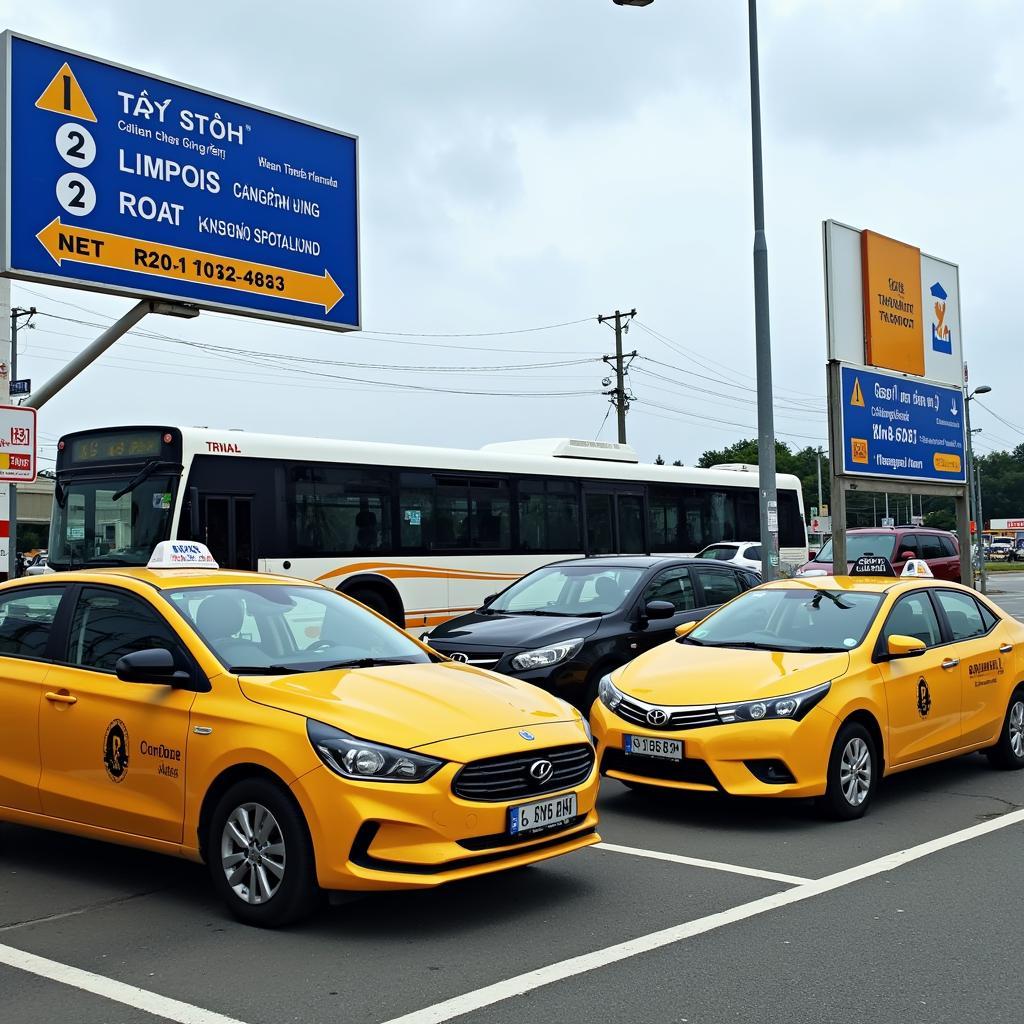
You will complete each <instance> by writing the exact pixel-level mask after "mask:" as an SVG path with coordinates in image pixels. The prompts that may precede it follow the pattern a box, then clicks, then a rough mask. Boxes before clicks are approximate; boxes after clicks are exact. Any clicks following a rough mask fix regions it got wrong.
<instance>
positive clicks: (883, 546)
mask: <svg viewBox="0 0 1024 1024" xmlns="http://www.w3.org/2000/svg"><path fill="white" fill-rule="evenodd" d="M895 549H896V535H895V534H892V533H848V534H847V535H846V558H847V561H850V562H856V561H857V559H858V558H862V557H863V556H864V555H877V556H878V557H879V558H888V559H890V560H891V559H892V553H893V551H894V550H895ZM814 560H815V561H816V562H831V561H832V541H831V540H827V541H825V544H824V546H823V547H822V549H821V550H820V551H819V552H818V553H817V554H816V555H815V556H814Z"/></svg>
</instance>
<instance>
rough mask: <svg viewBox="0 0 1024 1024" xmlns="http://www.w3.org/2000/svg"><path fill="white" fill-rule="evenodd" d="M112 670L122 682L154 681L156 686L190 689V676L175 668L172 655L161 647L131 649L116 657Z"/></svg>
mask: <svg viewBox="0 0 1024 1024" xmlns="http://www.w3.org/2000/svg"><path fill="white" fill-rule="evenodd" d="M114 671H115V672H116V673H117V678H118V679H120V680H121V682H123V683H154V684H156V685H157V686H174V687H177V688H179V689H184V690H187V689H192V676H191V675H190V674H189V673H188V672H183V671H182V670H181V669H179V668H177V667H176V666H175V664H174V655H173V654H171V652H170V651H167V650H164V649H163V648H162V647H152V648H149V649H147V650H145V651H132V652H131V654H126V655H125V656H124V657H123V658H118V659H117V664H116V665H115V666H114Z"/></svg>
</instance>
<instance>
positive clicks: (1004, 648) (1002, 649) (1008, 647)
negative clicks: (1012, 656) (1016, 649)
mask: <svg viewBox="0 0 1024 1024" xmlns="http://www.w3.org/2000/svg"><path fill="white" fill-rule="evenodd" d="M1012 650H1013V644H1000V646H999V653H1000V654H1009V653H1010V651H1012Z"/></svg>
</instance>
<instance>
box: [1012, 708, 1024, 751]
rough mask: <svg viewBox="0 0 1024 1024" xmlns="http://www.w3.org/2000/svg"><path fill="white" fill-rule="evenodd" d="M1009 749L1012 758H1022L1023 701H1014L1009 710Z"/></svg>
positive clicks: (1023, 738) (1023, 747)
mask: <svg viewBox="0 0 1024 1024" xmlns="http://www.w3.org/2000/svg"><path fill="white" fill-rule="evenodd" d="M1010 749H1011V750H1012V751H1013V756H1014V757H1017V758H1021V757H1024V700H1017V701H1014V703H1013V705H1012V706H1011V708H1010Z"/></svg>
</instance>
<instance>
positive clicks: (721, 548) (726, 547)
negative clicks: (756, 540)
mask: <svg viewBox="0 0 1024 1024" xmlns="http://www.w3.org/2000/svg"><path fill="white" fill-rule="evenodd" d="M738 550H739V549H738V548H737V547H736V545H735V544H716V545H715V546H714V547H711V548H705V549H704V550H703V551H699V552H698V553H697V557H698V558H713V559H715V560H716V561H718V562H728V561H729V560H730V559H733V558H735V557H736V552H737V551H738Z"/></svg>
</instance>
